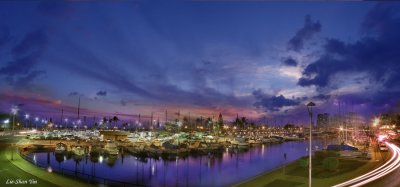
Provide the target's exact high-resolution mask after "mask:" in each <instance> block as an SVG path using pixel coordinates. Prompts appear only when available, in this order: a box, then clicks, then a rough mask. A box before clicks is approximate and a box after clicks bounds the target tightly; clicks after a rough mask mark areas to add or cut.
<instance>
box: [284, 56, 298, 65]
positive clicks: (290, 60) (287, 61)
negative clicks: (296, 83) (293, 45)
mask: <svg viewBox="0 0 400 187" xmlns="http://www.w3.org/2000/svg"><path fill="white" fill-rule="evenodd" d="M283 64H284V65H286V66H297V64H298V63H297V61H296V60H295V59H293V58H292V57H288V58H286V59H284V60H283Z"/></svg>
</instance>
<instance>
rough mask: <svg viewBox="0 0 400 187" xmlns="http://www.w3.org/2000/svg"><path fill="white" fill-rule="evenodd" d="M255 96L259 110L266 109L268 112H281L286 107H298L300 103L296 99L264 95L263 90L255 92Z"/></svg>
mask: <svg viewBox="0 0 400 187" xmlns="http://www.w3.org/2000/svg"><path fill="white" fill-rule="evenodd" d="M253 96H254V97H255V98H256V100H257V101H256V102H255V103H254V106H255V107H257V108H264V109H265V110H267V111H279V110H280V109H281V108H282V107H285V106H297V105H299V104H300V101H298V100H295V99H287V98H285V97H284V96H283V95H279V96H271V95H268V94H265V93H263V92H262V91H261V90H256V91H254V92H253Z"/></svg>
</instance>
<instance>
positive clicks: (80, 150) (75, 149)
mask: <svg viewBox="0 0 400 187" xmlns="http://www.w3.org/2000/svg"><path fill="white" fill-rule="evenodd" d="M72 153H74V155H78V156H82V155H84V154H85V151H84V150H83V148H82V147H81V146H76V147H73V148H72Z"/></svg>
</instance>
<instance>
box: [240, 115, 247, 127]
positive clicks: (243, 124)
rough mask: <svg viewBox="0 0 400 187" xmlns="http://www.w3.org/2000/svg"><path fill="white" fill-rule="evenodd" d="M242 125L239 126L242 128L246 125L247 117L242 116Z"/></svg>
mask: <svg viewBox="0 0 400 187" xmlns="http://www.w3.org/2000/svg"><path fill="white" fill-rule="evenodd" d="M241 121H242V124H241V125H242V126H241V128H244V127H246V125H247V119H246V117H242V120H241Z"/></svg>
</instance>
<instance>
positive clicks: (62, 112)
mask: <svg viewBox="0 0 400 187" xmlns="http://www.w3.org/2000/svg"><path fill="white" fill-rule="evenodd" d="M63 118H64V109H63V108H61V121H60V125H62V124H63Z"/></svg>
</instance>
